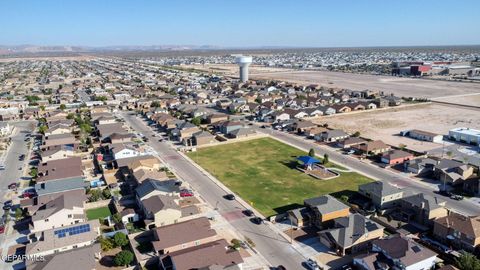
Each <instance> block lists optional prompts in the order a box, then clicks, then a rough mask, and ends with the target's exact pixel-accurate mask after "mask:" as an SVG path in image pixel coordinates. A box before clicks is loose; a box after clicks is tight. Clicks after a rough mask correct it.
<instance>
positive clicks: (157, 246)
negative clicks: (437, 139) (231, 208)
mask: <svg viewBox="0 0 480 270" xmlns="http://www.w3.org/2000/svg"><path fill="white" fill-rule="evenodd" d="M218 239H220V237H219V236H218V235H217V233H216V232H215V230H214V229H212V228H211V225H210V221H209V220H208V218H206V217H200V218H195V219H190V220H187V221H183V222H178V223H176V224H171V225H165V226H161V227H157V228H154V229H153V241H152V244H153V248H154V250H155V252H157V253H158V255H163V254H169V253H172V252H175V251H179V250H182V249H186V248H190V247H195V246H199V245H202V244H205V243H210V242H213V241H215V240H218Z"/></svg>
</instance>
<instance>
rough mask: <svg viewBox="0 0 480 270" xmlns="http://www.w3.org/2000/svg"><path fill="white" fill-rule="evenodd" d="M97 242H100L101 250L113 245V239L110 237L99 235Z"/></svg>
mask: <svg viewBox="0 0 480 270" xmlns="http://www.w3.org/2000/svg"><path fill="white" fill-rule="evenodd" d="M98 242H100V247H101V249H102V250H103V251H109V250H110V249H112V248H113V247H114V244H113V241H112V239H110V238H106V237H103V236H100V238H99V239H98Z"/></svg>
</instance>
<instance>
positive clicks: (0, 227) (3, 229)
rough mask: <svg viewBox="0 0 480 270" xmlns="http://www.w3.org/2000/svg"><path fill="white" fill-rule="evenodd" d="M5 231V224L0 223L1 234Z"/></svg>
mask: <svg viewBox="0 0 480 270" xmlns="http://www.w3.org/2000/svg"><path fill="white" fill-rule="evenodd" d="M4 232H5V225H0V234H3V233H4Z"/></svg>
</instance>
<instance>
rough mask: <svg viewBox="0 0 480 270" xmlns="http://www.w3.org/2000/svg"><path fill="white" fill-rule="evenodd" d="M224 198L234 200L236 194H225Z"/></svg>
mask: <svg viewBox="0 0 480 270" xmlns="http://www.w3.org/2000/svg"><path fill="white" fill-rule="evenodd" d="M223 198H225V199H227V200H229V201H233V200H235V195H233V194H227V195H225V196H223Z"/></svg>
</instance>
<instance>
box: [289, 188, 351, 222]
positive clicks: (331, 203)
mask: <svg viewBox="0 0 480 270" xmlns="http://www.w3.org/2000/svg"><path fill="white" fill-rule="evenodd" d="M303 204H304V205H305V207H307V208H308V209H309V210H310V213H311V215H310V218H309V220H310V224H311V225H315V226H316V227H318V228H322V227H323V226H324V225H325V224H326V223H327V222H329V221H332V220H334V219H336V218H339V217H346V216H348V215H349V214H350V207H348V206H347V205H345V204H344V203H342V202H340V201H338V200H337V199H335V198H334V197H332V196H331V195H324V196H320V197H315V198H311V199H306V200H304V202H303ZM297 223H298V221H297Z"/></svg>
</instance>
